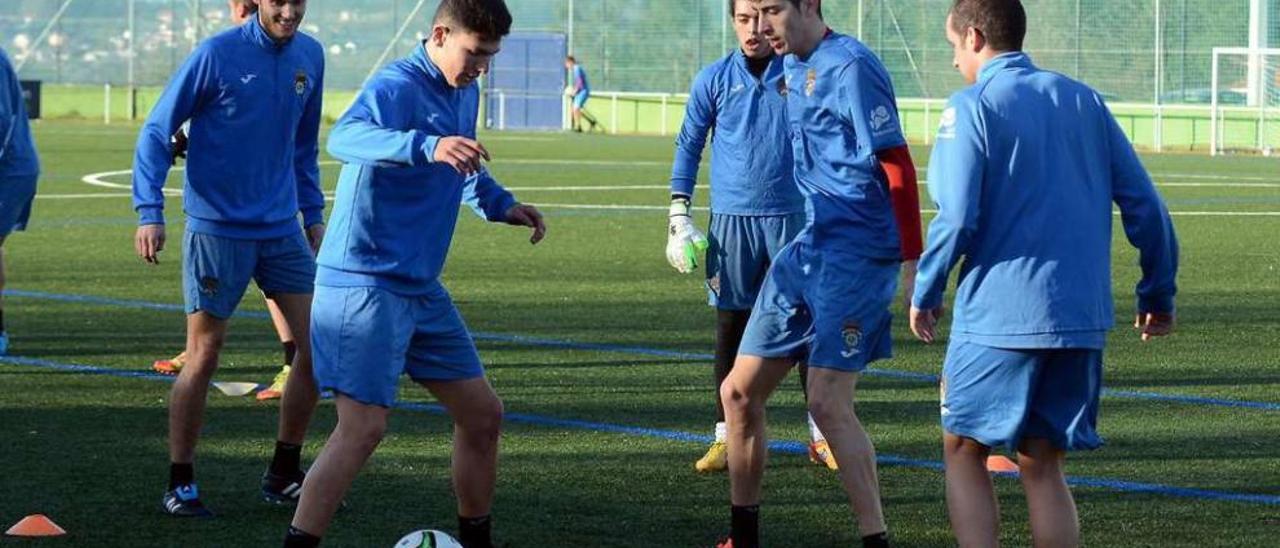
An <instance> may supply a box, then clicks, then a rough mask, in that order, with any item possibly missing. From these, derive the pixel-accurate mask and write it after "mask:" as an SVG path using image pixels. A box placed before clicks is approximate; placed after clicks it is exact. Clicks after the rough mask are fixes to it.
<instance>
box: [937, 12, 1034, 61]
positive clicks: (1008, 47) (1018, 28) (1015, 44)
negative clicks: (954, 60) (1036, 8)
mask: <svg viewBox="0 0 1280 548" xmlns="http://www.w3.org/2000/svg"><path fill="white" fill-rule="evenodd" d="M969 27H973V28H975V29H978V31H979V32H981V33H982V37H983V38H986V39H987V43H988V44H990V45H991V49H993V50H996V51H1022V41H1023V39H1025V38H1026V37H1027V11H1026V10H1024V9H1023V8H1022V2H1020V1H1018V0H955V3H954V4H952V5H951V28H952V30H954V31H956V32H957V33H960V34H964V32H965V30H967V29H968V28H969Z"/></svg>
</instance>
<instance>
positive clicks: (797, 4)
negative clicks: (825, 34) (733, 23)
mask: <svg viewBox="0 0 1280 548" xmlns="http://www.w3.org/2000/svg"><path fill="white" fill-rule="evenodd" d="M736 3H737V0H729V17H733V15H734V13H733V8H734V4H736ZM791 5H793V6H795V7H797V8H799V7H800V0H791ZM818 19H822V2H818Z"/></svg>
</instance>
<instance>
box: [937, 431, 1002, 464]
mask: <svg viewBox="0 0 1280 548" xmlns="http://www.w3.org/2000/svg"><path fill="white" fill-rule="evenodd" d="M942 450H943V453H944V454H945V456H946V457H947V458H961V459H986V458H987V457H988V456H989V455H991V448H990V447H987V446H985V445H983V444H981V443H978V441H977V440H974V439H973V438H966V437H964V436H957V435H954V434H947V435H946V436H944V437H943V439H942Z"/></svg>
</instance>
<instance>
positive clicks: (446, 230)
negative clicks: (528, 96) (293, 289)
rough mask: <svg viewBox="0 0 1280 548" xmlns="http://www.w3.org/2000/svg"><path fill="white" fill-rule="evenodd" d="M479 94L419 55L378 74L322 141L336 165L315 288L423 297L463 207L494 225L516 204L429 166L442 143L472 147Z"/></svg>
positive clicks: (486, 179) (498, 191)
mask: <svg viewBox="0 0 1280 548" xmlns="http://www.w3.org/2000/svg"><path fill="white" fill-rule="evenodd" d="M479 106H480V91H479V88H478V87H477V85H476V84H475V83H472V84H470V85H468V86H467V87H464V88H460V89H459V88H454V87H452V86H450V85H449V84H448V82H447V81H446V80H445V78H444V75H443V74H442V73H441V72H440V69H439V68H437V67H436V66H435V64H433V63H432V62H431V60H430V59H429V58H428V57H427V53H426V48H425V46H419V47H418V48H417V49H415V50H414V53H413V54H411V55H409V56H408V57H405V58H403V59H400V60H398V61H396V62H394V63H392V64H391V65H389V66H387V67H386V68H384V69H382V71H381V72H379V73H378V74H377V76H375V77H374V78H373V79H372V80H370V81H369V83H368V84H366V85H365V87H364V89H363V90H361V92H360V95H359V96H358V97H357V98H356V101H355V104H353V105H352V106H351V109H350V110H348V111H347V112H346V114H343V115H342V119H341V120H339V121H338V124H337V125H336V126H334V128H333V132H332V133H330V134H329V146H328V149H329V153H330V154H332V155H333V156H334V157H336V158H338V159H339V160H342V161H343V162H344V164H343V166H342V174H341V175H339V177H338V194H337V198H336V199H335V201H334V205H333V214H332V215H331V216H330V222H329V230H328V233H327V235H326V236H325V239H324V244H323V245H322V246H321V247H320V255H319V257H318V258H317V260H316V262H317V264H319V269H318V273H317V275H316V283H318V284H321V285H328V286H336V287H360V286H373V287H381V288H385V289H387V290H389V291H393V292H395V293H399V294H402V295H411V296H412V295H425V294H427V293H429V292H430V291H431V290H432V288H433V287H434V286H435V284H437V283H439V282H438V281H437V278H438V277H439V276H440V271H441V269H443V267H444V261H445V256H446V255H447V254H448V252H449V244H450V242H451V241H452V240H453V230H454V225H455V224H456V223H457V220H458V206H459V205H460V204H461V203H464V202H465V203H467V204H468V205H470V206H471V207H472V208H473V209H474V210H475V211H476V212H477V214H480V215H482V216H483V217H484V218H486V219H488V220H490V221H501V220H503V219H504V218H505V214H506V212H507V210H508V209H510V208H511V207H512V206H514V205H515V204H516V200H515V198H514V197H513V196H512V195H511V193H509V192H507V191H506V190H505V189H503V188H502V186H501V185H499V184H498V183H497V181H494V180H493V177H491V176H490V175H489V173H488V171H485V170H482V171H481V173H479V174H477V175H472V176H470V177H464V176H462V175H460V174H459V173H458V172H457V171H455V170H454V169H453V168H452V167H450V166H449V165H448V164H445V163H437V162H435V161H434V160H433V158H434V155H435V148H436V143H437V142H439V141H440V139H441V138H442V137H449V136H462V137H467V138H469V139H474V138H475V135H476V115H477V113H478V109H479Z"/></svg>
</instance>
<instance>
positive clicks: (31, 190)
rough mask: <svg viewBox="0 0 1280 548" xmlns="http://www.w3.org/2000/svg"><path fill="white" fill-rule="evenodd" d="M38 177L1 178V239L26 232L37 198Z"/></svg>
mask: <svg viewBox="0 0 1280 548" xmlns="http://www.w3.org/2000/svg"><path fill="white" fill-rule="evenodd" d="M36 179H37V176H36V175H23V176H17V177H13V176H6V177H0V237H2V236H8V235H9V234H10V233H12V232H13V231H15V230H26V229H27V221H28V220H29V219H31V202H33V201H34V200H35V197H36Z"/></svg>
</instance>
